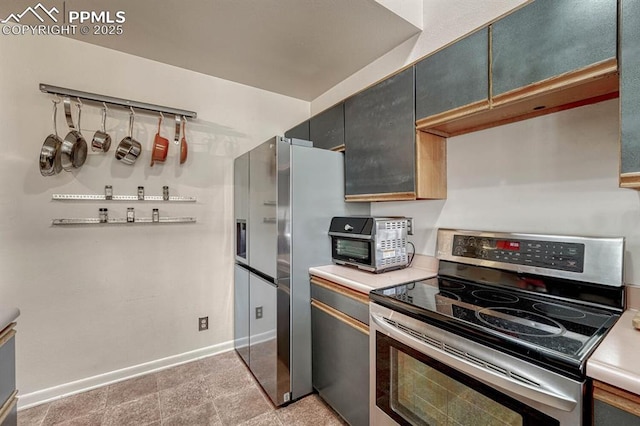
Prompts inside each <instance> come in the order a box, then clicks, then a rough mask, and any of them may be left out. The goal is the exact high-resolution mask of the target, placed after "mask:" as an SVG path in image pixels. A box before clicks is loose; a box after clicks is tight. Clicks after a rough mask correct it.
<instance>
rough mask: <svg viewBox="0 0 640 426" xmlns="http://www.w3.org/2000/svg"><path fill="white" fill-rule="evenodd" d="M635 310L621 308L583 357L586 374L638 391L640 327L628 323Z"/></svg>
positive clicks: (633, 391)
mask: <svg viewBox="0 0 640 426" xmlns="http://www.w3.org/2000/svg"><path fill="white" fill-rule="evenodd" d="M637 312H638V311H636V310H634V309H629V310H627V311H625V312H624V313H623V314H622V316H621V317H620V319H618V322H616V324H615V325H614V326H613V328H612V329H611V330H609V333H607V335H606V336H605V338H604V340H603V341H602V342H601V343H600V345H599V346H598V347H597V348H596V350H595V351H594V352H593V354H591V357H590V358H589V360H588V361H587V376H589V377H591V378H593V379H596V380H599V381H601V382H603V383H607V384H609V385H612V386H616V387H618V388H620V389H624V390H626V391H628V392H632V393H635V394H637V395H640V361H639V360H638V354H640V330H636V329H635V328H633V326H632V325H631V320H632V319H633V317H634V316H635V315H636V313H637Z"/></svg>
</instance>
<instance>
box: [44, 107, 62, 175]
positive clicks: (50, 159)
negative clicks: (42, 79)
mask: <svg viewBox="0 0 640 426" xmlns="http://www.w3.org/2000/svg"><path fill="white" fill-rule="evenodd" d="M59 103H60V101H53V133H52V134H50V135H49V136H47V139H45V141H44V143H43V144H42V149H41V150H40V174H41V175H42V176H53V175H56V174H58V173H60V171H61V170H62V164H61V163H60V145H61V144H62V139H60V136H58V126H57V125H56V113H57V111H58V104H59Z"/></svg>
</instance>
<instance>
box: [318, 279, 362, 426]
mask: <svg viewBox="0 0 640 426" xmlns="http://www.w3.org/2000/svg"><path fill="white" fill-rule="evenodd" d="M368 317H369V305H368V297H367V296H366V295H364V294H361V293H358V292H355V291H353V290H350V289H346V288H344V287H342V286H340V285H339V284H335V283H332V282H330V281H326V280H324V279H322V278H317V277H312V278H311V333H312V343H313V349H312V350H313V352H312V353H313V364H312V365H313V387H314V388H315V389H316V390H317V391H318V393H319V394H320V396H321V397H322V399H323V400H325V401H326V402H327V404H329V405H330V406H331V407H332V408H333V409H334V410H335V411H336V412H337V413H338V414H340V416H342V418H343V419H344V420H346V421H347V422H348V423H349V424H350V425H352V426H366V425H368V424H369V325H368V321H369V320H368Z"/></svg>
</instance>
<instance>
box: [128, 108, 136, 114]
mask: <svg viewBox="0 0 640 426" xmlns="http://www.w3.org/2000/svg"><path fill="white" fill-rule="evenodd" d="M129 109H130V110H131V115H136V112H135V111H134V110H133V107H132V106H130V107H129Z"/></svg>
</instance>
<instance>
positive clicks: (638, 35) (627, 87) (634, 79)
mask: <svg viewBox="0 0 640 426" xmlns="http://www.w3.org/2000/svg"><path fill="white" fill-rule="evenodd" d="M621 12H622V13H621V18H620V110H621V116H620V125H621V147H622V163H621V167H620V171H621V172H622V173H623V176H622V177H621V184H622V186H629V187H640V178H639V177H638V176H627V177H626V178H625V176H624V174H625V173H638V172H640V2H639V1H638V0H622V2H621Z"/></svg>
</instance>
